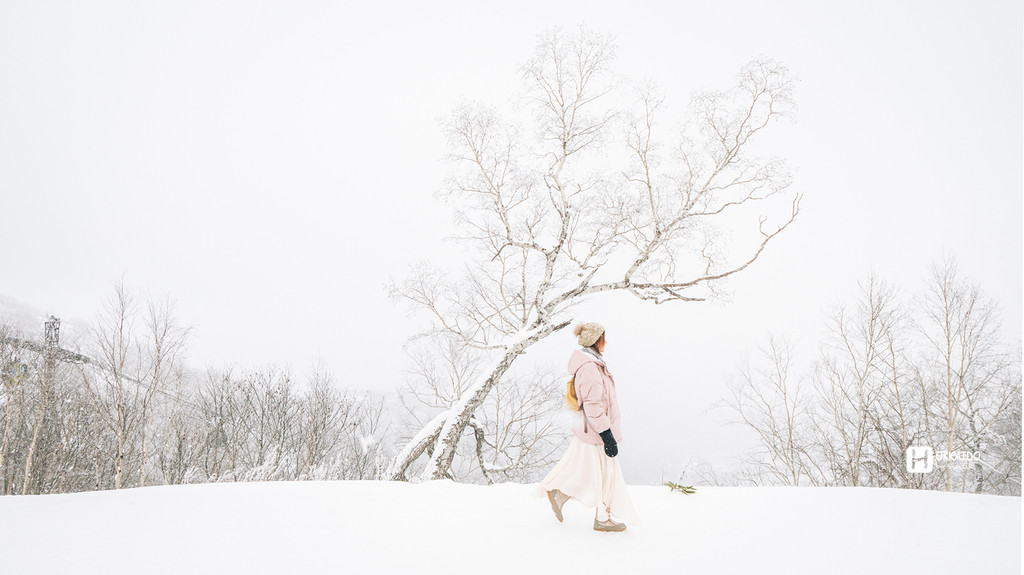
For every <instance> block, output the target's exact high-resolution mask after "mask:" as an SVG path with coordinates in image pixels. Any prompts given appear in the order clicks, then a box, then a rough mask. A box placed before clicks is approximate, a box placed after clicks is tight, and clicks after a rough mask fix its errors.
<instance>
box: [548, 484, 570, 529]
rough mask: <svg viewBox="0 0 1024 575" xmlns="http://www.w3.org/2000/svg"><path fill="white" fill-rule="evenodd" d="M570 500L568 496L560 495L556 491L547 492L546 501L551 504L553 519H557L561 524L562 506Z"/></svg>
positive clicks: (559, 492) (560, 493)
mask: <svg viewBox="0 0 1024 575" xmlns="http://www.w3.org/2000/svg"><path fill="white" fill-rule="evenodd" d="M569 499H571V498H570V497H569V496H568V495H566V494H564V493H562V492H561V491H559V490H557V489H552V490H551V491H548V501H550V502H551V510H552V511H554V512H555V517H557V518H558V522H559V523H561V522H562V506H563V505H565V502H566V501H568V500H569Z"/></svg>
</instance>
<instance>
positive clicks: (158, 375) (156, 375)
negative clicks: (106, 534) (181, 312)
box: [137, 297, 192, 486]
mask: <svg viewBox="0 0 1024 575" xmlns="http://www.w3.org/2000/svg"><path fill="white" fill-rule="evenodd" d="M145 324H146V335H145V340H142V339H141V338H140V340H139V341H138V342H137V345H138V347H139V356H140V359H141V361H140V371H141V372H142V373H141V374H140V377H139V382H140V383H141V384H142V386H143V393H142V401H141V404H140V413H139V417H140V419H141V425H142V462H141V464H140V465H139V485H140V486H145V485H146V463H147V461H148V460H149V458H148V456H149V449H150V448H149V442H150V426H151V424H152V420H153V417H152V411H153V408H152V406H153V402H154V399H155V398H156V395H157V393H158V392H163V391H164V388H165V387H167V386H168V384H169V383H170V382H169V380H170V379H171V378H172V377H174V376H175V375H176V374H179V373H180V370H179V365H178V362H179V360H180V356H181V354H182V353H183V352H184V350H185V346H186V343H187V341H188V337H189V333H190V332H191V330H192V328H191V327H187V326H183V325H181V323H180V321H179V320H178V319H177V317H176V315H175V312H174V302H173V301H171V299H170V298H169V297H164V298H163V299H160V300H153V299H152V298H150V299H149V301H148V302H147V306H146V316H145Z"/></svg>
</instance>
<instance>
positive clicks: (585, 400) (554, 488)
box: [540, 322, 639, 531]
mask: <svg viewBox="0 0 1024 575" xmlns="http://www.w3.org/2000/svg"><path fill="white" fill-rule="evenodd" d="M573 333H575V334H576V336H577V338H578V339H577V341H578V342H579V344H580V348H579V349H576V350H573V352H572V355H571V356H570V357H569V373H570V374H571V375H573V376H574V383H575V389H576V397H577V398H578V400H579V406H580V415H579V417H577V418H576V420H575V422H574V423H573V428H572V430H573V435H574V437H573V439H572V444H571V445H569V449H568V450H566V452H565V455H563V456H562V459H561V460H560V461H559V462H558V463H557V464H556V465H555V467H554V469H552V470H551V472H550V473H548V475H547V477H545V478H544V479H543V480H542V481H541V482H540V485H541V487H542V488H543V489H544V491H545V492H546V493H547V497H548V500H549V501H550V502H551V509H552V510H554V512H555V517H557V518H558V520H559V521H562V506H563V505H565V503H566V501H568V500H570V499H575V500H577V501H579V502H580V503H582V504H584V505H586V506H587V507H596V508H597V515H596V516H595V517H594V530H595V531H623V530H625V529H626V525H625V524H624V523H619V522H618V521H616V520H615V519H620V520H625V521H639V517H638V516H637V514H636V510H635V509H633V501H632V499H631V498H630V496H629V491H628V490H627V489H626V482H625V480H623V478H622V468H621V467H619V460H618V458H616V457H615V456H616V455H618V453H619V448H618V442H620V441H622V430H621V429H620V427H619V402H618V400H617V399H616V397H615V379H613V378H612V374H611V373H610V372H609V371H608V366H607V364H606V363H605V360H604V356H603V355H602V354H603V353H604V348H605V345H606V344H607V336H606V335H605V331H604V327H602V326H601V324H599V323H595V322H590V323H583V324H579V325H577V326H576V327H575V330H574V332H573Z"/></svg>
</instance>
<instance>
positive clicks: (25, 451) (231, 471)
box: [0, 284, 391, 494]
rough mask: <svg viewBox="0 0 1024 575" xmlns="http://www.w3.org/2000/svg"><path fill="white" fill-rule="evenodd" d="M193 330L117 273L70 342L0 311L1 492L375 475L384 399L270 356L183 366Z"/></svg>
mask: <svg viewBox="0 0 1024 575" xmlns="http://www.w3.org/2000/svg"><path fill="white" fill-rule="evenodd" d="M0 319H2V318H0ZM189 332H190V330H189V328H188V327H187V326H184V325H182V324H181V323H180V321H179V320H178V318H177V317H176V316H175V314H174V309H173V305H172V303H171V302H170V301H169V300H167V299H163V300H149V301H146V302H144V303H143V302H140V301H139V299H138V298H137V297H136V296H135V295H134V294H133V293H131V292H130V291H129V290H128V289H127V288H125V287H124V285H123V284H119V285H117V286H116V288H115V290H114V294H113V297H111V299H110V300H108V301H107V302H105V304H104V305H103V307H102V311H101V312H100V314H99V315H98V317H97V318H96V320H95V321H94V322H93V325H91V326H90V330H89V333H88V335H87V336H86V337H84V338H81V341H79V342H77V344H76V347H81V349H76V350H75V351H73V352H70V351H68V350H67V349H63V348H53V347H49V348H48V347H47V346H46V345H45V344H43V343H42V342H41V338H40V335H39V334H34V333H24V332H23V331H22V330H19V329H18V328H15V327H14V326H13V325H11V324H10V323H9V322H4V321H0V374H2V376H0V434H2V436H0V494H15V493H17V494H28V493H65V492H75V491H87V490H100V489H119V488H123V487H137V486H144V485H154V484H179V483H201V482H211V481H247V480H288V479H375V478H379V477H380V476H381V474H382V473H383V470H384V468H385V467H386V465H387V463H389V461H390V460H389V457H388V455H387V454H386V453H385V451H386V447H387V446H388V445H389V441H388V440H387V436H388V434H389V433H390V419H391V418H390V416H389V415H388V414H387V412H386V407H385V403H384V400H383V398H382V397H380V396H376V395H372V394H369V393H355V392H349V391H344V390H342V389H340V388H339V387H338V386H336V385H335V384H334V382H333V380H332V376H331V374H330V373H327V372H326V371H325V370H324V369H323V368H322V367H320V366H317V367H316V368H315V369H314V371H313V373H312V374H311V375H310V376H309V377H308V379H307V380H306V381H305V382H303V383H304V385H299V383H298V382H296V381H295V378H294V377H293V376H292V374H290V373H289V372H288V371H285V370H282V369H280V368H277V367H274V366H269V367H264V368H259V369H251V370H228V371H218V370H214V369H208V370H206V371H205V372H196V371H193V370H189V369H187V368H186V367H185V365H184V363H183V361H182V358H183V354H184V351H185V347H186V345H187V341H188V337H189Z"/></svg>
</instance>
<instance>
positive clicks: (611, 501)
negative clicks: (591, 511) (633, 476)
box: [537, 435, 640, 524]
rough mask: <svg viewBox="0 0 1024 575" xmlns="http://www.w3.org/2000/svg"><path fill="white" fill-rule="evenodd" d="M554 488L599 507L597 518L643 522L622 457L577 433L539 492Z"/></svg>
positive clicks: (588, 504) (539, 486) (541, 485)
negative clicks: (625, 476)
mask: <svg viewBox="0 0 1024 575" xmlns="http://www.w3.org/2000/svg"><path fill="white" fill-rule="evenodd" d="M552 489H558V490H559V491H561V492H562V493H565V494H566V495H569V496H571V497H572V498H573V499H575V500H577V501H579V502H580V503H582V504H583V505H585V506H587V507H596V508H597V518H598V519H600V520H602V521H603V520H606V519H608V516H609V514H610V515H611V517H612V518H613V519H616V520H620V521H625V522H627V523H635V524H639V523H640V517H639V516H638V515H637V513H636V509H635V508H634V507H633V499H632V498H630V496H629V490H628V488H627V487H626V481H625V480H624V479H623V478H622V468H621V467H620V466H619V458H618V457H608V456H607V455H605V453H604V446H603V445H591V444H589V443H586V442H584V441H583V440H581V439H580V438H579V437H576V436H575V435H573V438H572V443H571V444H570V445H569V449H567V450H566V451H565V455H563V456H562V459H560V460H559V461H558V463H556V464H555V467H554V468H553V469H552V470H551V471H550V472H549V473H548V474H547V476H546V477H545V478H544V479H543V480H541V482H540V483H539V484H538V491H537V493H538V494H543V495H544V496H546V495H547V492H548V491H550V490H552Z"/></svg>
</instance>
